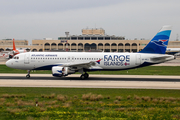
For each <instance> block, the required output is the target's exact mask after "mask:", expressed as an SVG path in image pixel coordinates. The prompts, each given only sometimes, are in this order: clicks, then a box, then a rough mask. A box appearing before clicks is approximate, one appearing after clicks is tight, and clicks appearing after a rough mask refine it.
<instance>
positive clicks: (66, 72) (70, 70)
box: [62, 67, 76, 76]
mask: <svg viewBox="0 0 180 120" xmlns="http://www.w3.org/2000/svg"><path fill="white" fill-rule="evenodd" d="M75 72H76V70H75V69H71V68H69V67H63V69H62V73H63V75H64V76H67V75H68V74H73V73H75Z"/></svg>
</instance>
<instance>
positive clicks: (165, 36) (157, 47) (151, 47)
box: [139, 26, 172, 54]
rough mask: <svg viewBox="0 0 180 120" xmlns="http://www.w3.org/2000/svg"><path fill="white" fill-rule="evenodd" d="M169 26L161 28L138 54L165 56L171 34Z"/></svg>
mask: <svg viewBox="0 0 180 120" xmlns="http://www.w3.org/2000/svg"><path fill="white" fill-rule="evenodd" d="M171 28H172V27H171V26H163V27H162V29H161V30H160V31H159V32H158V33H157V34H156V35H155V36H154V38H153V39H152V40H151V41H150V42H149V43H148V44H147V46H146V47H145V48H144V49H142V50H141V51H140V52H139V53H152V54H165V52H166V48H167V45H168V42H169V37H170V34H171Z"/></svg>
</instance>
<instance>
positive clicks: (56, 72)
mask: <svg viewBox="0 0 180 120" xmlns="http://www.w3.org/2000/svg"><path fill="white" fill-rule="evenodd" d="M62 70H63V67H59V66H54V67H52V75H53V76H55V77H62V76H63V72H62Z"/></svg>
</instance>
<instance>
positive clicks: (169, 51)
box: [166, 48, 180, 55]
mask: <svg viewBox="0 0 180 120" xmlns="http://www.w3.org/2000/svg"><path fill="white" fill-rule="evenodd" d="M179 52H180V48H167V49H166V53H167V54H171V55H176V54H177V53H179Z"/></svg>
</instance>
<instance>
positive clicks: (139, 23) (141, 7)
mask: <svg viewBox="0 0 180 120" xmlns="http://www.w3.org/2000/svg"><path fill="white" fill-rule="evenodd" d="M163 25H172V26H173V29H172V34H171V37H170V40H171V41H174V40H176V39H177V38H179V37H177V36H180V0H0V39H6V38H15V39H26V40H29V41H31V40H32V39H43V38H53V39H55V40H56V39H58V37H59V36H65V32H66V31H69V32H70V35H81V34H82V32H81V30H82V29H83V28H103V29H104V30H105V32H106V34H107V35H116V36H124V37H125V38H126V39H132V40H134V39H135V38H137V39H142V38H143V39H148V40H149V39H151V38H152V37H153V36H154V35H155V34H156V33H157V32H158V31H159V30H160V29H161V27H162V26H163ZM179 40H180V38H179ZM30 43H31V42H30Z"/></svg>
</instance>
